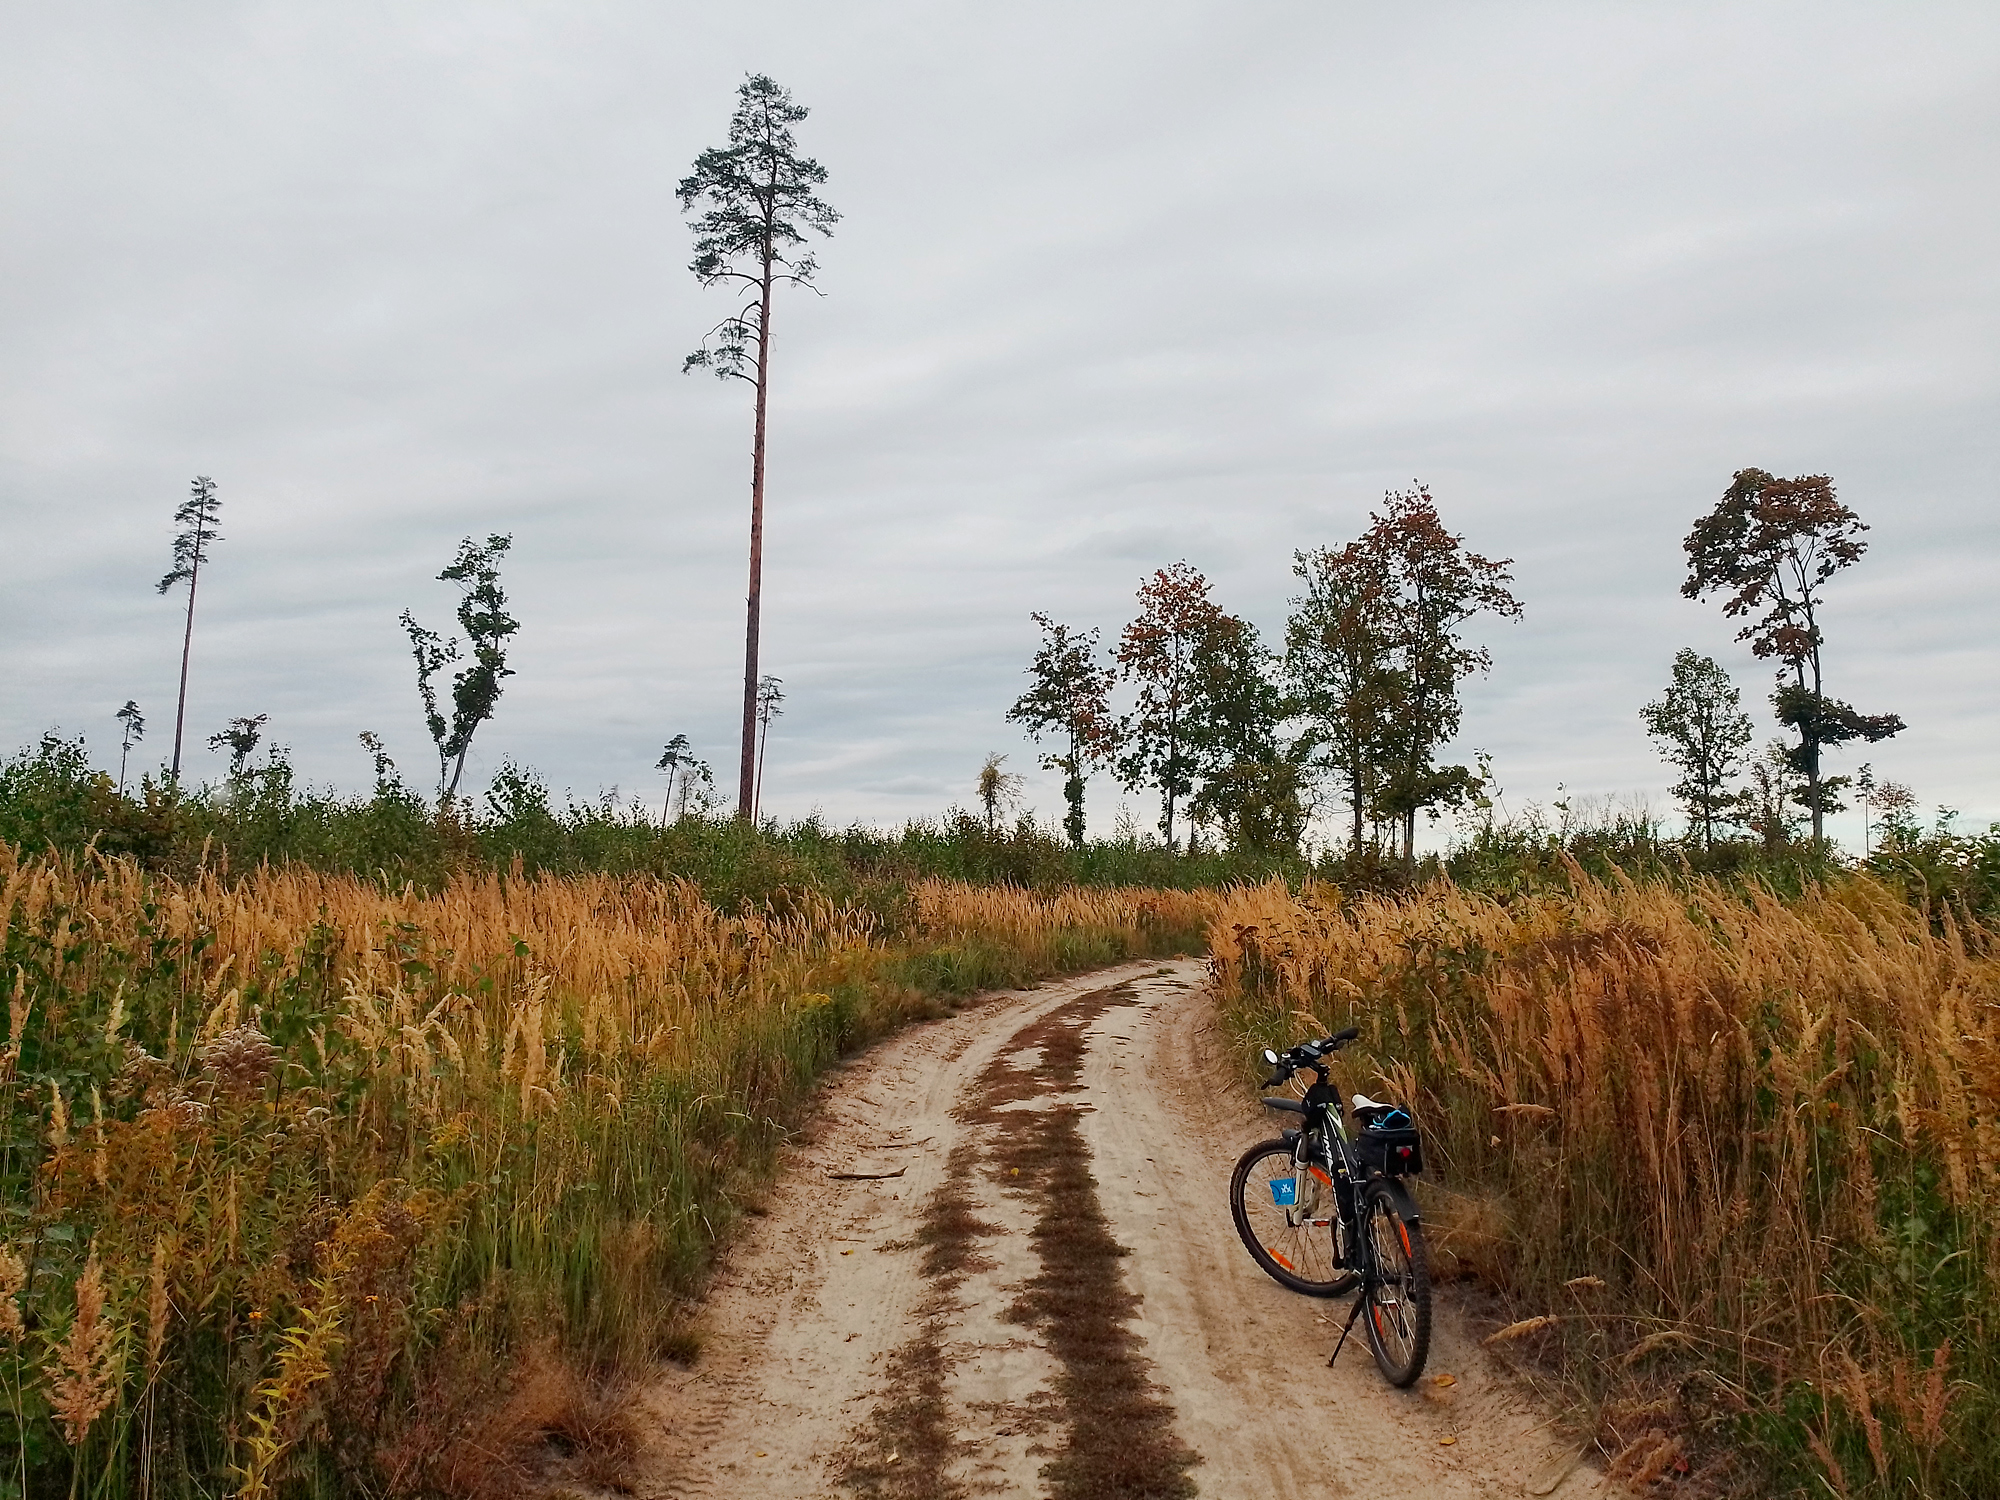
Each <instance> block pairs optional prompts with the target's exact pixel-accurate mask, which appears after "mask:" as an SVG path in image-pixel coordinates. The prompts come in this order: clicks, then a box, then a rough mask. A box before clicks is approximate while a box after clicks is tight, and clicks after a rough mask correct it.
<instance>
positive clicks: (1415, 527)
mask: <svg viewBox="0 0 2000 1500" xmlns="http://www.w3.org/2000/svg"><path fill="white" fill-rule="evenodd" d="M1369 522H1370V524H1369V527H1368V530H1367V532H1366V533H1364V534H1363V536H1362V537H1361V541H1360V545H1361V546H1362V547H1363V548H1365V549H1366V550H1367V551H1368V552H1369V553H1370V554H1372V555H1373V556H1374V558H1375V559H1377V562H1376V566H1377V567H1378V568H1379V569H1380V571H1381V575H1382V576H1383V577H1384V578H1386V580H1387V583H1388V588H1389V590H1390V601H1391V602H1390V609H1389V619H1390V621H1391V636H1390V639H1391V642H1392V644H1393V646H1394V651H1395V657H1396V666H1397V674H1396V679H1395V683H1396V688H1397V692H1396V699H1395V702H1394V704H1393V706H1392V711H1391V713H1390V715H1389V723H1390V725H1391V735H1390V743H1389V744H1388V745H1386V746H1385V747H1384V764H1383V772H1384V774H1383V777H1382V783H1381V786H1380V788H1379V789H1378V791H1377V793H1376V797H1375V807H1376V809H1377V811H1378V812H1379V813H1380V814H1381V815H1383V816H1385V817H1387V818H1390V819H1393V820H1395V821H1396V822H1398V823H1400V824H1401V831H1402V846H1403V857H1404V858H1405V859H1414V858H1415V857H1416V836H1417V813H1418V811H1419V809H1423V808H1436V807H1439V806H1451V805H1456V804H1458V803H1460V802H1463V801H1464V800H1465V799H1466V798H1467V797H1470V796H1473V795H1475V794H1476V793H1477V792H1478V790H1479V786H1478V778H1477V777H1475V776H1474V775H1473V774H1472V773H1471V772H1470V771H1469V770H1467V769H1466V768H1465V767H1464V766H1439V765H1437V764H1435V758H1436V755H1437V752H1438V749H1439V747H1441V746H1442V745H1444V744H1445V743H1446V742H1447V741H1449V740H1450V739H1451V737H1452V736H1453V735H1455V734H1457V733H1458V726H1459V722H1460V719H1461V716H1462V713H1463V710H1462V708H1461V706H1460V704H1459V701H1458V684H1459V683H1460V682H1461V681H1463V680H1464V679H1465V678H1467V677H1470V676H1472V675H1473V674H1474V673H1477V672H1486V671H1490V670H1492V666H1493V655H1492V653H1491V652H1489V651H1488V650H1487V649H1486V648H1485V647H1483V646H1470V645H1467V644H1466V643H1465V641H1464V640H1462V639H1461V638H1460V634H1459V630H1460V627H1461V626H1463V625H1464V624H1465V623H1466V622H1467V621H1469V620H1470V619H1472V618H1473V616H1475V615H1478V614H1495V615H1499V616H1500V617H1501V618H1503V619H1510V620H1512V619H1519V618H1520V615H1521V602H1520V600H1518V599H1516V598H1515V597H1514V595H1513V594H1512V593H1511V592H1510V591H1509V590H1508V588H1507V585H1508V584H1510V583H1511V582H1513V575H1512V574H1511V573H1509V572H1508V571H1507V570H1508V568H1509V567H1511V566H1512V565H1513V559H1512V558H1502V559H1500V560H1499V561H1498V562H1495V561H1493V560H1491V559H1490V558H1485V557H1481V556H1480V555H1479V554H1478V553H1477V552H1469V551H1467V550H1466V547H1465V538H1464V537H1462V536H1457V535H1454V534H1453V533H1452V532H1451V531H1449V530H1447V529H1446V527H1445V524H1444V522H1443V521H1442V520H1441V519H1439V517H1438V512H1437V503H1436V502H1435V501H1434V500H1432V498H1431V492H1430V489H1429V487H1428V486H1427V485H1424V484H1421V483H1419V484H1418V485H1417V487H1416V488H1415V489H1413V490H1393V491H1391V492H1390V493H1389V494H1388V495H1387V496H1385V497H1384V501H1383V507H1382V509H1381V510H1380V511H1379V512H1373V513H1371V514H1370V516H1369Z"/></svg>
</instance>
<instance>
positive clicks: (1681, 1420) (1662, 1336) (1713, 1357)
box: [1211, 869, 2000, 1496]
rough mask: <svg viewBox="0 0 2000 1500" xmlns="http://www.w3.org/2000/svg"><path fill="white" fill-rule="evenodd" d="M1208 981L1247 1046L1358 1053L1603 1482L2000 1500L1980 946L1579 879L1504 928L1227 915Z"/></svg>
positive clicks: (1493, 920) (1419, 914) (1329, 903)
mask: <svg viewBox="0 0 2000 1500" xmlns="http://www.w3.org/2000/svg"><path fill="white" fill-rule="evenodd" d="M1211 951H1212V953H1213V955H1214V962H1215V966H1216V970H1217V973H1218V976H1219V978H1220V981H1221V985H1222V988H1223V992H1224V1004H1225V1009H1226V1011H1227V1012H1228V1013H1229V1015H1230V1016H1231V1017H1232V1018H1233V1021H1234V1024H1235V1028H1236V1030H1237V1033H1238V1035H1239V1038H1240V1040H1241V1041H1242V1042H1243V1043H1244V1044H1245V1045H1246V1046H1248V1045H1250V1044H1253V1043H1255V1044H1262V1043H1264V1042H1266V1041H1271V1040H1276V1039H1277V1038H1279V1037H1280V1036H1287V1037H1289V1036H1291V1035H1292V1034H1294V1033H1296V1032H1298V1031H1301V1030H1303V1029H1305V1028H1306V1027H1307V1026H1308V1025H1314V1026H1328V1027H1331V1026H1334V1025H1339V1024H1346V1023H1347V1022H1348V1021H1350V1020H1354V1021H1359V1022H1360V1023H1362V1025H1363V1028H1364V1038H1365V1039H1369V1038H1372V1059H1371V1061H1372V1066H1373V1068H1374V1069H1375V1071H1376V1072H1377V1073H1378V1075H1379V1083H1380V1086H1381V1087H1383V1088H1385V1089H1388V1090H1390V1091H1392V1092H1393V1093H1394V1094H1396V1095H1400V1096H1403V1097H1406V1098H1408V1099H1410V1100H1411V1101H1412V1102H1413V1104H1414V1105H1415V1107H1416V1108H1417V1110H1418V1112H1419V1116H1420V1123H1422V1124H1423V1125H1424V1126H1425V1127H1426V1129H1427V1130H1428V1132H1429V1133H1430V1135H1431V1137H1432V1139H1433V1140H1434V1141H1435V1143H1436V1146H1437V1148H1438V1149H1437V1151H1436V1153H1435V1159H1436V1160H1437V1162H1438V1164H1439V1165H1440V1167H1441V1168H1442V1177H1443V1179H1444V1184H1445V1190H1444V1191H1442V1192H1440V1191H1437V1190H1435V1189H1434V1190H1433V1191H1432V1192H1431V1194H1430V1211H1431V1212H1432V1214H1433V1216H1434V1218H1435V1219H1436V1220H1437V1222H1438V1225H1439V1227H1440V1229H1441V1230H1442V1231H1443V1233H1442V1236H1441V1238H1442V1240H1443V1243H1444V1245H1445V1247H1446V1249H1447V1252H1448V1253H1447V1255H1446V1257H1445V1258H1446V1259H1447V1261H1449V1260H1451V1259H1452V1258H1453V1257H1452V1255H1451V1254H1450V1253H1449V1252H1452V1251H1456V1252H1458V1254H1459V1256H1461V1257H1462V1258H1463V1260H1464V1261H1465V1262H1467V1263H1469V1265H1470V1267H1471V1269H1474V1270H1476V1271H1477V1272H1478V1273H1480V1274H1481V1275H1482V1276H1483V1277H1484V1278H1485V1279H1487V1280H1488V1281H1489V1282H1490V1283H1492V1284H1493V1285H1496V1286H1498V1287H1500V1288H1502V1289H1503V1290H1504V1291H1505V1292H1506V1293H1507V1305H1508V1307H1509V1309H1510V1312H1511V1313H1512V1314H1513V1315H1514V1316H1515V1317H1516V1319H1517V1321H1515V1322H1514V1323H1513V1324H1512V1326H1510V1327H1508V1328H1505V1329H1502V1330H1501V1331H1500V1334H1499V1335H1498V1337H1500V1338H1503V1339H1509V1340H1514V1341H1517V1342H1512V1343H1510V1344H1509V1347H1510V1348H1515V1349H1523V1350H1528V1351H1532V1352H1534V1353H1536V1354H1537V1355H1538V1356H1539V1357H1540V1358H1541V1359H1542V1360H1543V1361H1545V1362H1550V1363H1553V1364H1556V1365H1559V1366H1560V1367H1561V1368H1562V1369H1563V1370H1564V1371H1565V1372H1566V1374H1567V1376H1568V1378H1569V1380H1570V1381H1571V1382H1572V1389H1574V1390H1577V1391H1579V1392H1580V1393H1581V1394H1583V1395H1584V1396H1586V1397H1587V1398H1588V1399H1589V1400H1590V1401H1591V1402H1592V1403H1593V1405H1594V1408H1595V1410H1596V1412H1597V1413H1598V1419H1599V1433H1598V1436H1599V1440H1600V1442H1601V1443H1602V1444H1603V1445H1604V1447H1605V1450H1606V1452H1607V1453H1608V1454H1610V1455H1611V1456H1612V1457H1613V1459H1614V1468H1615V1469H1616V1470H1617V1471H1618V1472H1621V1473H1624V1474H1625V1475H1627V1476H1628V1477H1631V1476H1638V1477H1639V1479H1641V1480H1642V1481H1645V1482H1650V1481H1651V1480H1652V1479H1654V1478H1657V1477H1659V1476H1661V1475H1666V1476H1668V1477H1673V1476H1675V1475H1676V1474H1679V1473H1683V1472H1685V1471H1687V1470H1688V1469H1690V1467H1692V1468H1693V1469H1695V1470H1696V1471H1697V1472H1699V1471H1700V1470H1701V1468H1702V1466H1703V1461H1704V1460H1703V1455H1704V1454H1706V1455H1708V1456H1709V1457H1710V1458H1712V1459H1713V1461H1714V1466H1713V1469H1712V1471H1711V1472H1710V1474H1709V1478H1710V1479H1711V1480H1712V1481H1713V1485H1714V1487H1723V1488H1726V1487H1728V1484H1730V1483H1737V1484H1741V1485H1747V1486H1751V1487H1753V1488H1754V1489H1755V1491H1756V1492H1757V1493H1761V1494H1773V1493H1779V1492H1796V1493H1808V1492H1810V1493H1816V1494H1821V1495H1824V1494H1827V1493H1829V1492H1831V1493H1836V1494H1841V1495H1850V1494H1851V1495H1862V1494H1881V1495H1887V1494H1891V1493H1893V1494H1897V1495H1961V1494H1962V1495H1968V1496H1970V1495H1978V1494H1993V1493H2000V1437H1996V1435H1995V1433H1994V1422H1993V1419H1994V1417H1995V1415H1996V1402H1995V1396H1994V1391H1993V1386H1994V1377H1995V1375H1996V1374H2000V1357H1997V1356H2000V1340H1997V1339H1996V1329H1995V1327H1994V1324H1993V1318H1994V1315H1995V1314H1996V1313H2000V1296H1996V1291H2000V1287H1996V1262H1995V1259H1994V1255H1993V1250H1994V1245H1995V1229H1996V1227H2000V1220H1996V1213H2000V1193H1996V1188H2000V1121H1996V1108H2000V961H1996V957H1995V949H1994V946H1993V936H1992V934H1990V933H1987V932H1985V931H1983V930H1979V929H1971V930H1968V929H1967V928H1965V927H1963V926H1961V925H1959V924H1957V923H1955V922H1954V921H1953V920H1952V918H1951V916H1950V915H1949V914H1940V915H1939V916H1938V918H1937V920H1936V921H1931V920H1927V918H1926V915H1925V914H1924V913H1922V912H1920V911H1917V910H1915V909H1912V908H1911V907H1910V906H1909V905H1907V904H1906V903H1905V902H1904V901H1902V900H1901V899H1899V898H1898V897H1897V896H1896V895H1895V894H1893V893H1891V892H1890V891H1888V890H1886V889H1884V888H1883V887H1882V886H1880V885H1877V884H1875V883H1874V882H1872V881H1870V880H1867V879H1863V878H1857V879H1852V880H1847V881H1844V882H1842V883H1840V884H1838V885H1836V886H1833V887H1830V888H1826V889H1819V890H1814V891H1811V892H1808V893H1807V895H1806V896H1805V897H1804V898H1803V899H1800V900H1797V901H1793V902H1781V901H1779V900H1777V899H1775V898H1773V897H1771V896H1769V895H1766V894H1763V893H1760V892H1758V891H1755V890H1751V891H1748V892H1745V891H1742V890H1738V889H1729V888H1725V887H1723V886H1721V885H1719V884H1716V883H1712V882H1707V881H1695V882H1692V883H1689V884H1685V885H1681V886H1668V885H1666V884H1649V885H1644V886H1639V885H1634V884H1631V883H1629V882H1623V883H1617V884H1606V883H1601V882H1598V881H1594V880H1592V879H1590V878H1588V877H1586V876H1585V875H1584V874H1583V872H1582V871H1580V870H1576V869H1572V871H1571V879H1570V882H1569V886H1568V889H1567V890H1566V891H1564V892H1562V893H1559V894H1551V895H1545V896H1537V897H1532V898H1518V899H1513V900H1496V899H1489V898H1487V897H1483V896H1479V895H1474V894H1471V893H1468V892H1466V891H1464V890H1461V889H1458V888H1455V887H1452V886H1449V885H1438V886H1434V887H1432V888H1430V889H1428V890H1425V891H1423V892H1421V893H1419V894H1418V895H1416V896H1414V897H1412V898H1408V899H1362V900H1356V901H1353V902H1351V903H1345V902H1343V901H1342V900H1341V899H1340V897H1339V893H1338V892H1334V891H1329V890H1319V891H1314V890H1310V889H1309V890H1308V891H1306V892H1305V893H1304V894H1302V895H1299V896H1296V897H1295V896H1293V895H1291V894H1288V893H1287V892H1286V891H1285V890H1284V889H1283V888H1281V887H1278V886H1275V885H1273V886H1267V887H1263V888H1259V889H1247V890H1241V891H1238V892H1235V893H1233V894H1231V895H1230V896H1229V897H1228V898H1226V899H1225V901H1224V903H1223V908H1222V911H1221V914H1220V917H1219V919H1218V921H1217V923H1216V926H1215V928H1214V929H1213V932H1212V934H1211ZM1308 1018H1310V1019H1308ZM1369 1065H1370V1064H1369V1063H1368V1062H1364V1065H1363V1066H1364V1071H1365V1068H1366V1067H1367V1066H1369ZM1377 1081H1378V1080H1377V1079H1366V1080H1364V1079H1359V1078H1358V1079H1357V1080H1356V1086H1365V1085H1366V1084H1368V1083H1374V1082H1377ZM1731 1449H1734V1450H1735V1452H1736V1453H1737V1454H1738V1456H1739V1457H1738V1459H1737V1460H1731V1459H1730V1458H1729V1456H1728V1454H1729V1451H1730V1450H1731ZM1745 1454H1747V1459H1746V1458H1743V1457H1742V1455H1745ZM1690 1455H1692V1457H1690ZM1655 1460H1658V1462H1656V1461H1655ZM1732 1464H1733V1469H1732ZM1732 1472H1733V1474H1734V1476H1735V1477H1734V1479H1733V1480H1732V1479H1731V1477H1730V1476H1731V1474H1732ZM1787 1487H1790V1488H1787Z"/></svg>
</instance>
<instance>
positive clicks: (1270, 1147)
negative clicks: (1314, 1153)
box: [1229, 1141, 1354, 1297]
mask: <svg viewBox="0 0 2000 1500" xmlns="http://www.w3.org/2000/svg"><path fill="white" fill-rule="evenodd" d="M1339 1212H1340V1210H1339V1208H1338V1206H1337V1205H1336V1203H1335V1202H1334V1195H1333V1179H1332V1178H1330V1177H1328V1176H1327V1174H1326V1171H1325V1169H1323V1168H1320V1167H1314V1166H1308V1165H1307V1164H1305V1163H1302V1162H1296V1161H1294V1160H1293V1158H1292V1148H1291V1146H1290V1145H1288V1144H1287V1143H1286V1142H1284V1141H1263V1142H1261V1143H1259V1144H1258V1145H1255V1146H1252V1147H1251V1148H1250V1149H1249V1150H1248V1151H1246V1152H1244V1153H1243V1155H1242V1158H1241V1159H1240V1160H1238V1162H1237V1163H1236V1171H1235V1172H1234V1173H1233V1174H1231V1176H1230V1179H1229V1213H1230V1217H1232V1218H1233V1219H1235V1220H1236V1232H1237V1234H1239V1235H1241V1236H1242V1237H1243V1248H1244V1249H1246V1250H1248V1251H1249V1252H1250V1258H1251V1259H1252V1260H1254V1261H1256V1262H1257V1264H1258V1265H1259V1266H1260V1267H1262V1268H1263V1271H1264V1273H1265V1274H1266V1275H1267V1276H1269V1277H1270V1278H1271V1279H1272V1280H1273V1281H1275V1282H1277V1283H1278V1285H1280V1286H1283V1287H1289V1288H1291V1290H1293V1291H1295V1292H1300V1293H1303V1294H1304V1295H1305V1296H1308V1297H1337V1296H1339V1295H1340V1294H1341V1293H1342V1292H1345V1291H1348V1290H1350V1289H1351V1288H1352V1287H1353V1285H1354V1277H1353V1275H1352V1274H1351V1273H1349V1272H1348V1271H1346V1270H1343V1269H1342V1268H1341V1266H1340V1263H1339V1261H1338V1260H1337V1259H1336V1258H1335V1255H1334V1221H1335V1220H1336V1218H1338V1216H1339Z"/></svg>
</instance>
